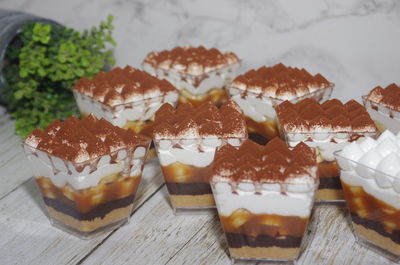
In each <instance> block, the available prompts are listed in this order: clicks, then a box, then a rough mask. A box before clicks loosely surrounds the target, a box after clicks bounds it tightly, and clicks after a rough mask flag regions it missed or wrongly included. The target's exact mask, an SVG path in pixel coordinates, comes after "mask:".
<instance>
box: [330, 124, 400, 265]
mask: <svg viewBox="0 0 400 265" xmlns="http://www.w3.org/2000/svg"><path fill="white" fill-rule="evenodd" d="M336 155H337V156H336V158H337V161H338V164H339V166H340V168H341V176H340V179H341V181H342V186H343V191H344V195H345V198H346V202H347V207H348V209H349V211H350V215H351V220H352V226H353V230H354V232H355V235H356V236H357V238H358V239H359V240H360V241H361V243H367V244H368V243H369V244H368V245H370V244H372V245H374V246H376V247H378V249H380V250H382V251H383V252H385V254H390V255H387V256H388V257H390V258H393V259H395V260H397V261H400V135H397V137H396V136H394V135H393V134H392V133H391V132H390V131H385V132H384V133H383V134H382V135H381V136H380V137H379V138H378V139H377V140H373V139H371V138H365V139H360V140H359V141H357V142H352V143H351V144H350V145H347V146H346V147H345V148H344V149H343V150H342V151H340V152H337V153H336Z"/></svg>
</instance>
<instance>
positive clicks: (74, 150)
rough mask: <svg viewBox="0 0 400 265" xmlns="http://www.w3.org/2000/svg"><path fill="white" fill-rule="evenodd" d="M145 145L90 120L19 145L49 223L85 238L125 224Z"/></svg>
mask: <svg viewBox="0 0 400 265" xmlns="http://www.w3.org/2000/svg"><path fill="white" fill-rule="evenodd" d="M150 141H151V140H150V139H149V138H147V137H144V136H141V135H138V134H136V133H135V132H133V131H132V130H130V129H129V130H125V129H121V128H119V127H116V126H113V125H112V124H111V123H109V122H108V121H106V120H105V119H103V118H102V119H97V118H96V117H95V116H93V115H89V116H87V117H86V118H84V119H83V120H79V119H77V118H75V117H70V118H68V119H67V120H65V121H64V122H60V121H58V120H56V121H54V122H52V123H51V124H50V125H49V126H48V127H47V128H46V129H45V130H44V131H41V130H39V129H35V130H34V131H33V132H32V133H31V134H29V135H28V137H27V138H26V140H25V142H24V145H23V146H24V149H25V152H26V155H27V157H28V160H29V162H30V165H31V167H32V170H33V174H34V176H35V179H36V183H37V185H38V187H39V189H40V191H41V194H42V196H43V200H44V203H45V205H46V208H47V211H48V214H49V217H50V219H51V221H52V223H53V224H55V225H57V226H59V227H62V228H64V229H66V230H67V231H69V232H72V233H74V234H77V235H78V236H81V237H89V236H91V235H92V234H94V233H97V232H99V231H104V230H107V229H108V228H109V229H111V228H113V227H115V226H116V225H120V224H122V223H124V222H126V221H127V220H129V216H130V213H131V211H132V206H133V201H134V198H135V193H136V190H137V188H138V186H139V183H140V178H141V173H142V169H143V161H144V159H145V157H146V153H147V150H148V147H149V144H150Z"/></svg>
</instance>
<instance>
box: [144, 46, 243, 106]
mask: <svg viewBox="0 0 400 265" xmlns="http://www.w3.org/2000/svg"><path fill="white" fill-rule="evenodd" d="M142 66H143V69H144V70H145V71H147V72H149V73H150V74H152V75H155V76H157V77H158V78H165V79H167V80H168V81H170V82H171V83H172V84H173V85H174V86H175V87H176V88H178V89H179V90H180V93H181V94H180V97H179V102H180V103H188V102H190V103H192V104H193V105H194V106H197V105H200V104H201V103H203V102H205V101H212V102H213V103H214V104H216V105H217V106H219V105H221V104H222V103H223V102H224V101H226V99H227V94H226V92H225V88H226V87H228V86H229V84H230V82H231V81H232V80H233V78H234V77H235V76H236V72H237V71H238V69H239V66H240V60H239V59H238V57H237V56H236V55H235V54H234V53H232V52H225V53H221V52H220V51H219V50H217V49H215V48H212V49H206V48H204V47H203V46H199V47H191V46H186V47H176V48H174V49H172V50H163V51H161V52H151V53H149V54H148V55H147V57H146V58H145V59H144V61H143V63H142Z"/></svg>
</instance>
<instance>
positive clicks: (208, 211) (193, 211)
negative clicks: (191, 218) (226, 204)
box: [173, 207, 217, 216]
mask: <svg viewBox="0 0 400 265" xmlns="http://www.w3.org/2000/svg"><path fill="white" fill-rule="evenodd" d="M173 210H174V215H175V216H179V215H216V214H217V209H216V208H210V207H207V208H174V209H173Z"/></svg>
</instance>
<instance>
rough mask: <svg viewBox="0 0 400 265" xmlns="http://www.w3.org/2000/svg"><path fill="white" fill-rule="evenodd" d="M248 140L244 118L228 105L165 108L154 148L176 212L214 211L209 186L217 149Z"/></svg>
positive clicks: (160, 114) (157, 125)
mask: <svg viewBox="0 0 400 265" xmlns="http://www.w3.org/2000/svg"><path fill="white" fill-rule="evenodd" d="M246 138H247V131H246V124H245V120H244V117H243V114H242V112H241V110H240V108H239V107H238V106H237V105H236V103H234V102H232V101H227V102H226V103H224V104H223V105H222V106H221V107H220V108H219V109H218V108H217V107H216V106H215V105H214V104H213V103H211V102H209V101H208V102H205V103H203V104H201V105H200V106H198V107H193V106H192V104H190V103H183V104H180V105H179V106H178V108H177V109H174V108H173V107H172V106H171V105H169V104H165V105H163V106H162V107H161V108H160V109H159V110H158V111H157V112H156V115H155V126H154V144H155V148H156V151H157V155H158V158H159V160H160V164H161V168H162V171H163V173H164V178H165V183H166V185H167V188H168V192H169V197H170V201H171V204H172V207H173V208H174V209H190V208H209V207H215V203H214V199H213V196H212V192H211V187H210V183H209V177H210V169H211V163H212V161H213V159H214V154H215V149H216V148H217V147H219V146H221V145H224V144H226V143H230V144H232V145H235V146H238V145H240V144H241V143H242V141H244V140H245V139H246Z"/></svg>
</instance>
